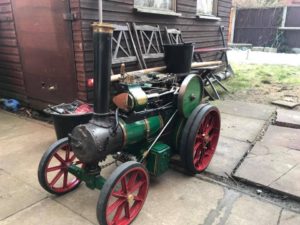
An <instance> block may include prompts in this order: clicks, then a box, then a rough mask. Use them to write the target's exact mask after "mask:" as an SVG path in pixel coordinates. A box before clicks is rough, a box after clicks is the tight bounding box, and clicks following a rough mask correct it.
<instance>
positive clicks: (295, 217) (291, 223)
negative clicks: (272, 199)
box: [278, 210, 300, 225]
mask: <svg viewBox="0 0 300 225" xmlns="http://www.w3.org/2000/svg"><path fill="white" fill-rule="evenodd" d="M299 224H300V214H297V213H294V212H290V211H287V210H283V211H282V214H281V218H280V222H279V224H278V225H299Z"/></svg>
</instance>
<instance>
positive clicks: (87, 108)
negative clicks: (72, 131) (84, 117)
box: [75, 104, 94, 114]
mask: <svg viewBox="0 0 300 225" xmlns="http://www.w3.org/2000/svg"><path fill="white" fill-rule="evenodd" d="M93 111H94V110H93V108H92V107H91V106H90V105H89V104H83V105H81V106H79V107H78V108H77V109H76V110H75V113H76V114H81V113H92V112H93Z"/></svg>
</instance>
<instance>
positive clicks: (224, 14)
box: [0, 0, 231, 109]
mask: <svg viewBox="0 0 300 225" xmlns="http://www.w3.org/2000/svg"><path fill="white" fill-rule="evenodd" d="M97 2H98V1H97V0H43V1H41V0H0V97H5V98H16V99H19V100H21V101H22V102H23V103H26V104H29V105H31V106H32V107H34V108H38V109H41V108H43V107H45V105H47V104H55V103H61V102H70V101H72V100H74V99H81V100H84V101H88V100H90V99H91V96H92V90H91V89H89V88H87V85H86V81H87V79H88V78H91V77H93V44H92V30H91V23H92V22H93V21H95V20H98V13H97V11H98V4H97ZM230 9H231V0H104V1H103V17H104V21H105V22H109V23H113V24H121V25H122V24H125V23H131V22H136V23H137V24H149V25H159V26H160V27H161V30H162V31H163V29H164V27H165V26H167V27H168V28H178V29H180V30H181V31H182V33H183V38H184V40H185V41H186V42H195V43H196V45H197V46H200V47H218V46H221V45H222V39H221V36H220V34H219V26H220V25H224V26H225V31H226V33H227V31H228V24H229V16H230ZM226 36H227V35H226ZM215 55H216V53H210V54H207V55H206V57H207V58H209V59H213V58H214V57H215ZM132 69H134V68H132Z"/></svg>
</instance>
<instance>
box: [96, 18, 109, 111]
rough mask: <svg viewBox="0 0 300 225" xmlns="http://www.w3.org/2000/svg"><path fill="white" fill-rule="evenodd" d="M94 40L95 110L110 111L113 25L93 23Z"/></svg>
mask: <svg viewBox="0 0 300 225" xmlns="http://www.w3.org/2000/svg"><path fill="white" fill-rule="evenodd" d="M92 26H93V41H94V110H95V113H99V114H105V113H108V112H109V103H110V99H109V97H110V76H111V61H112V59H111V57H112V33H113V30H114V28H113V26H112V25H111V24H105V23H100V22H98V23H93V25H92Z"/></svg>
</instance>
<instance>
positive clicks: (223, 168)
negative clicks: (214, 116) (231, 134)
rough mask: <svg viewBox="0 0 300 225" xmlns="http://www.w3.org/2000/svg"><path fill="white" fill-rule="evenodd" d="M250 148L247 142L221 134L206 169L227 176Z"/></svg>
mask: <svg viewBox="0 0 300 225" xmlns="http://www.w3.org/2000/svg"><path fill="white" fill-rule="evenodd" d="M250 148H251V145H250V144H249V143H247V142H243V141H238V140H234V139H232V138H226V137H223V136H221V137H220V140H219V144H218V147H217V150H216V153H215V155H214V157H213V159H212V161H211V163H210V165H209V167H208V168H207V170H206V171H207V172H209V173H212V174H215V175H218V176H223V177H227V174H231V173H232V171H233V170H234V168H235V167H236V166H237V164H238V163H239V162H240V160H241V159H242V158H243V156H244V155H245V153H246V152H247V151H249V150H250Z"/></svg>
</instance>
